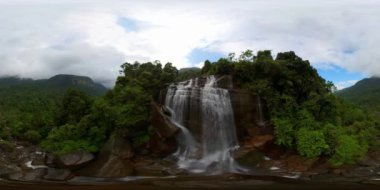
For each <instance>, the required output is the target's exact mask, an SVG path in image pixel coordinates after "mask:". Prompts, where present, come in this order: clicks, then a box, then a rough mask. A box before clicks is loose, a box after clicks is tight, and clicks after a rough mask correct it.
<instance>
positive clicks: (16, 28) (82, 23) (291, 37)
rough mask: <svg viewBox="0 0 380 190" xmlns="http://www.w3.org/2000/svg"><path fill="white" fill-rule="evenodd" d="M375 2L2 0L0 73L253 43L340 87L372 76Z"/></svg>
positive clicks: (224, 50)
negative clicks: (295, 59) (302, 63)
mask: <svg viewBox="0 0 380 190" xmlns="http://www.w3.org/2000/svg"><path fill="white" fill-rule="evenodd" d="M379 10H380V0H335V1H333V0H286V1H285V0H233V1H232V0H229V1H227V0H191V1H184V0H176V1H175V0H160V1H157V0H139V1H131V0H59V1H52V0H0V76H15V75H17V76H20V77H25V78H34V79H40V78H49V77H51V76H53V75H55V74H77V75H86V76H90V77H91V78H93V79H94V80H95V81H97V82H100V83H103V84H104V85H106V86H108V87H112V86H113V84H114V82H115V79H116V77H117V75H118V74H119V70H120V65H121V64H122V63H124V62H134V61H139V62H147V61H155V60H160V61H161V62H162V63H166V62H172V63H173V64H174V65H175V66H176V67H177V68H184V67H193V66H202V63H203V61H204V60H206V59H209V60H212V61H215V60H217V59H218V58H220V57H226V56H227V55H228V53H231V52H236V53H237V54H239V53H240V52H242V51H244V50H247V49H251V50H253V51H254V52H256V51H259V50H272V53H273V55H274V56H275V55H276V54H277V53H278V52H284V51H295V52H296V54H297V55H299V56H300V57H302V58H303V59H305V60H309V61H310V63H311V64H312V65H313V66H314V67H315V68H317V70H318V72H319V73H320V75H321V76H322V77H324V78H326V79H327V80H329V81H333V82H334V83H335V85H336V86H337V87H338V88H339V89H342V88H345V87H348V86H350V85H353V84H355V82H357V81H358V80H360V79H362V78H364V77H370V76H380V63H378V62H377V60H380V53H379V51H380V11H379Z"/></svg>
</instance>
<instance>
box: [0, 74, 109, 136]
mask: <svg viewBox="0 0 380 190" xmlns="http://www.w3.org/2000/svg"><path fill="white" fill-rule="evenodd" d="M69 88H73V89H76V90H83V91H84V92H86V93H88V94H90V95H92V96H96V95H100V94H104V93H105V91H106V90H107V89H106V88H105V87H103V86H102V85H100V84H96V83H94V82H93V81H92V80H91V79H90V78H88V77H81V76H74V75H57V76H55V77H52V78H50V79H47V80H46V79H44V80H32V79H20V78H17V77H8V78H0V137H1V138H2V139H7V140H11V141H12V140H26V141H30V142H31V143H34V144H36V143H38V142H39V141H40V140H41V139H44V138H46V137H47V135H48V133H49V131H50V130H51V129H52V128H53V127H55V126H57V125H58V124H57V123H56V121H57V118H59V117H60V116H58V113H59V112H61V113H62V111H61V110H60V109H63V108H62V107H61V105H62V99H63V96H62V94H64V92H65V91H66V90H67V89H69ZM74 107H75V108H77V107H78V106H77V105H75V106H74ZM68 109H69V110H70V109H72V107H71V106H70V107H69V108H68ZM70 111H72V110H70ZM80 111H81V110H77V111H76V113H79V112H80ZM76 113H73V114H71V116H70V117H71V119H72V120H78V119H79V118H80V117H81V116H75V115H76ZM81 115H82V113H81ZM76 117H77V118H76ZM64 120H65V119H64ZM62 123H65V121H64V122H62ZM59 125H60V124H59Z"/></svg>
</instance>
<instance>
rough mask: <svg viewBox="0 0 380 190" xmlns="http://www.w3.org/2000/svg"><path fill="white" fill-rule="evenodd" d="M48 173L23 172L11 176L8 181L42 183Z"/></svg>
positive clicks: (44, 171)
mask: <svg viewBox="0 0 380 190" xmlns="http://www.w3.org/2000/svg"><path fill="white" fill-rule="evenodd" d="M45 173H46V169H43V168H41V169H35V170H23V171H20V172H17V173H12V174H9V176H8V179H11V180H16V181H41V179H42V178H43V176H44V175H45Z"/></svg>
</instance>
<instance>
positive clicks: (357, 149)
mask: <svg viewBox="0 0 380 190" xmlns="http://www.w3.org/2000/svg"><path fill="white" fill-rule="evenodd" d="M337 143H338V144H337V147H336V150H335V153H334V155H333V156H332V158H331V162H332V163H333V164H334V165H341V164H344V163H348V164H354V163H355V162H356V160H359V159H361V158H363V156H364V155H365V154H366V152H367V150H368V146H362V145H361V144H360V142H359V140H358V139H357V138H356V137H355V136H353V135H345V134H342V135H340V136H338V139H337Z"/></svg>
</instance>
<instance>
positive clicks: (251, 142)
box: [244, 135, 274, 149]
mask: <svg viewBox="0 0 380 190" xmlns="http://www.w3.org/2000/svg"><path fill="white" fill-rule="evenodd" d="M273 139H274V136H273V135H257V136H254V137H253V138H250V139H247V140H246V142H245V143H244V146H245V147H246V148H254V147H255V148H258V149H264V148H265V147H266V146H268V145H269V144H270V143H273Z"/></svg>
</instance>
